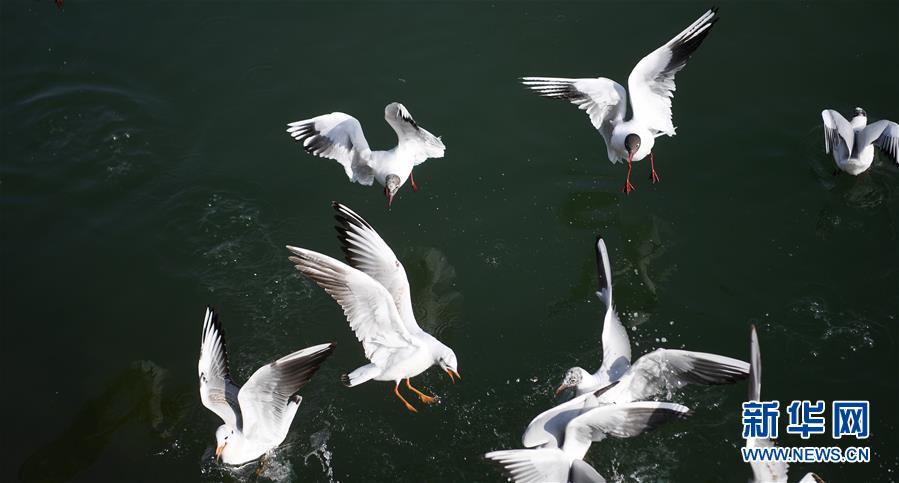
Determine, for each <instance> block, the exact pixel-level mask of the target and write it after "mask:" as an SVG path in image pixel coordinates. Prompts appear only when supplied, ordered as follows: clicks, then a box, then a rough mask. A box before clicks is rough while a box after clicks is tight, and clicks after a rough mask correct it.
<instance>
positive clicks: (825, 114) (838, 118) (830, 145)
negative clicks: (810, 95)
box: [821, 109, 855, 156]
mask: <svg viewBox="0 0 899 483" xmlns="http://www.w3.org/2000/svg"><path fill="white" fill-rule="evenodd" d="M821 119H823V120H824V152H826V153H828V154H830V153H835V152H837V150H838V149H840V143H842V146H843V147H844V148H845V149H846V156H848V155H849V154H850V153H852V147H853V145H854V142H855V133H854V132H853V131H852V125H850V124H849V121H847V120H846V118H845V117H843V116H842V115H841V114H840V113H839V112H837V111H834V110H833V109H825V110H823V111H821Z"/></svg>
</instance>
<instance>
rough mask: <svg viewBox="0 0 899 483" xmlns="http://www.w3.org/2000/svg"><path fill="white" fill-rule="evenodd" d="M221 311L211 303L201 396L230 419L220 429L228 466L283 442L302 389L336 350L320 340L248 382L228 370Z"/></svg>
mask: <svg viewBox="0 0 899 483" xmlns="http://www.w3.org/2000/svg"><path fill="white" fill-rule="evenodd" d="M224 337H225V335H224V332H223V331H222V325H221V323H220V322H219V320H218V314H216V313H215V310H213V309H212V308H211V307H206V316H205V318H204V319H203V339H202V344H201V345H200V362H199V364H198V365H197V371H198V373H199V376H200V399H201V400H202V401H203V405H204V406H206V407H207V408H209V410H210V411H212V412H214V413H215V414H217V415H218V416H219V417H220V418H222V420H223V421H224V422H225V424H223V425H221V426H219V427H218V429H217V430H216V431H215V439H216V448H215V456H216V457H218V458H221V459H222V461H223V462H225V463H226V464H229V465H240V464H243V463H247V462H249V461H252V460H255V459H257V458H259V457H260V456H262V455H264V454H265V453H267V452H268V451H269V450H272V449H274V448H276V447H278V446H279V445H280V444H281V443H282V442H283V441H284V438H286V437H287V431H288V430H289V429H290V423H291V422H293V417H294V416H295V415H296V413H297V409H298V408H299V407H300V402H302V400H303V398H302V397H301V396H300V395H299V394H297V391H299V390H300V388H302V387H303V386H304V385H306V383H307V382H309V379H311V378H312V375H313V374H315V372H316V371H317V370H318V368H319V366H320V365H321V363H322V362H324V360H325V359H327V358H328V356H330V355H331V353H332V352H333V351H334V344H333V343H329V344H319V345H316V346H312V347H307V348H305V349H303V350H299V351H296V352H294V353H292V354H289V355H286V356H284V357H282V358H280V359H278V360H276V361H275V362H272V363H271V364H267V365H264V366H262V367H260V368H259V369H257V370H256V372H254V373H253V375H252V376H250V378H249V379H247V383H246V384H244V386H243V387H238V386H237V385H236V384H235V383H234V381H233V380H232V379H231V375H230V373H229V371H228V351H227V350H226V349H225V339H224Z"/></svg>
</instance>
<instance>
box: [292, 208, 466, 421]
mask: <svg viewBox="0 0 899 483" xmlns="http://www.w3.org/2000/svg"><path fill="white" fill-rule="evenodd" d="M332 206H333V208H334V209H335V210H337V215H336V216H335V218H336V219H337V221H338V223H339V226H337V231H338V238H339V239H340V241H341V243H342V245H343V251H344V253H345V255H346V258H347V261H348V262H349V265H347V264H345V263H343V262H340V261H338V260H335V259H333V258H331V257H329V256H327V255H323V254H321V253H317V252H314V251H311V250H306V249H304V248H298V247H293V246H288V247H287V249H288V250H290V252H291V253H293V256H291V257H289V260H290V261H291V262H292V263H293V264H294V265H296V269H297V270H299V271H300V273H302V274H303V275H306V276H307V277H309V278H310V279H312V281H314V282H315V283H317V284H318V285H319V286H320V287H321V288H323V289H324V290H325V292H327V293H328V294H329V295H330V296H331V297H333V298H334V300H335V301H336V302H337V303H338V304H339V305H340V306H341V307H342V308H343V312H344V314H345V315H346V317H347V321H348V322H349V323H350V328H352V329H353V332H355V333H356V338H357V339H359V341H360V342H362V347H363V349H364V350H365V357H366V358H367V359H368V360H369V361H371V363H370V364H367V365H364V366H362V367H360V368H358V369H356V370H355V371H353V372H351V373H349V374H346V375H344V376H343V378H342V379H343V383H344V384H345V385H346V386H348V387H354V386H358V385H359V384H362V383H363V382H366V381H368V380H371V379H374V380H376V381H393V382H394V386H393V393H394V394H395V395H396V397H398V398H399V399H400V401H402V402H403V404H404V405H405V406H406V409H408V410H409V411H412V412H418V410H417V409H415V407H414V406H412V405H411V404H409V401H407V400H406V399H405V398H404V397H403V396H402V395H401V394H400V392H399V385H400V381H402V380H403V379H405V380H406V387H407V388H408V389H409V390H410V391H412V392H414V393H415V394H417V395H418V397H419V399H420V400H421V402H423V403H425V404H431V403H434V402H436V401H437V398H436V397H435V396H431V395H427V394H425V393H423V392H421V391H420V390H418V389H416V388H415V387H414V386H412V383H411V382H410V381H409V379H410V378H412V377H415V376H417V375H419V374H421V373H422V372H424V371H426V370H427V369H428V368H430V367H431V366H432V365H434V364H438V365H439V366H440V368H441V369H443V370H444V371H445V372H446V373H447V375H448V376H449V377H450V379H451V380H452V381H453V383H455V382H456V379H457V378H458V379H460V380H461V379H462V377H461V376H460V375H459V369H458V360H457V359H456V354H455V352H453V350H452V349H450V348H449V347H448V346H446V345H445V344H443V343H442V342H440V341H439V340H437V339H436V338H435V337H434V336H432V335H431V334H428V333H427V332H425V331H424V330H422V329H421V327H419V326H418V322H416V320H415V315H414V314H413V312H412V299H411V297H410V291H409V280H408V279H407V278H406V270H405V269H404V268H403V264H401V263H400V261H399V260H398V259H397V258H396V255H394V253H393V250H391V249H390V247H389V246H388V245H387V243H386V242H384V240H383V239H382V238H381V237H380V235H378V233H377V232H376V231H375V229H374V228H372V226H371V225H370V224H369V223H368V222H367V221H365V220H364V219H363V218H362V217H361V216H359V215H357V214H356V213H355V212H354V211H353V210H351V209H349V208H348V207H346V206H344V205H342V204H340V203H336V202H335V203H332Z"/></svg>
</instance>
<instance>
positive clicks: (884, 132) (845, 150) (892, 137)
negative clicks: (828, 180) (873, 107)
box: [821, 107, 899, 176]
mask: <svg viewBox="0 0 899 483" xmlns="http://www.w3.org/2000/svg"><path fill="white" fill-rule="evenodd" d="M821 118H822V119H824V151H825V152H826V153H831V154H833V160H834V161H836V163H837V167H838V168H840V169H841V170H843V171H845V172H847V173H849V174H851V175H853V176H857V175H858V174H860V173H862V172H864V171H866V170H867V169H868V168H870V167H871V163H872V162H873V161H874V146H877V147H878V148H879V149H880V150H881V151H883V153H884V154H886V155H887V157H889V158H890V159H892V160H893V162H894V163H899V160H897V158H896V152H897V150H899V124H896V123H895V122H892V121H887V120H883V121H877V122H875V123H872V124H870V125H868V115H867V113H865V110H864V109H862V108H860V107H856V108H855V117H853V118H852V121H851V122H849V121H847V120H846V118H844V117H843V116H841V115H840V113H839V112H837V111H834V110H832V109H825V110H823V111H821ZM837 172H838V171H835V173H837Z"/></svg>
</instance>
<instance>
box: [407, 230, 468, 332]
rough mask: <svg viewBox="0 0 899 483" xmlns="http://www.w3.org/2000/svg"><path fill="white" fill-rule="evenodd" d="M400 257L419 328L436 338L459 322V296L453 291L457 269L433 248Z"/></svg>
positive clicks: (410, 252)
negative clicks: (410, 291)
mask: <svg viewBox="0 0 899 483" xmlns="http://www.w3.org/2000/svg"><path fill="white" fill-rule="evenodd" d="M402 258H403V267H405V269H406V274H407V276H408V278H409V284H410V285H411V287H410V289H411V290H412V307H413V309H414V310H415V319H416V320H417V321H418V325H419V326H421V328H422V329H424V330H425V331H426V332H428V333H431V334H433V335H434V336H439V335H440V334H441V333H443V331H445V330H446V329H448V328H450V327H456V326H457V325H458V323H459V322H460V313H461V309H460V307H459V305H460V304H461V301H462V294H461V293H459V292H458V291H457V290H456V288H455V280H456V269H455V268H453V266H452V265H450V263H449V261H448V260H447V259H446V255H444V254H443V252H441V251H440V250H438V249H436V248H414V249H411V250H408V251H407V253H406V254H405V256H403V257H402Z"/></svg>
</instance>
